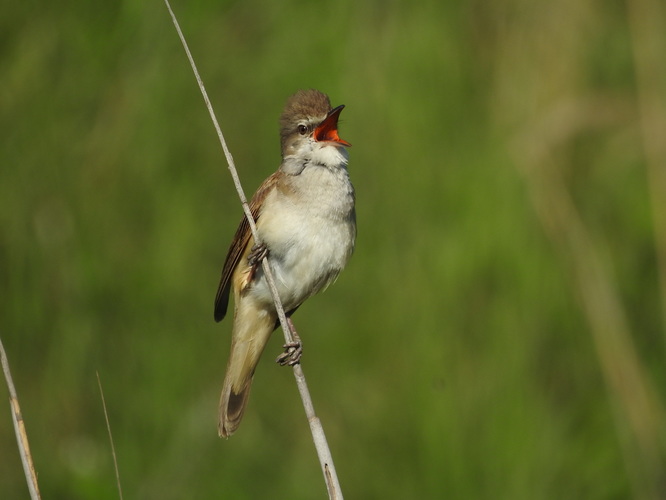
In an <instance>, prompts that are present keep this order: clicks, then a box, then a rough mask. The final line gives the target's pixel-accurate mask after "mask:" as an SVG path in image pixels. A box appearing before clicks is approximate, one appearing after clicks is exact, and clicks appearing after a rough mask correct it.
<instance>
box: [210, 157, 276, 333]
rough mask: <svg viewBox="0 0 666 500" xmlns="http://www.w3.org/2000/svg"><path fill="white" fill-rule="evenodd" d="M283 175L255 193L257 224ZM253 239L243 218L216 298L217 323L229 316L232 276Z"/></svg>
mask: <svg viewBox="0 0 666 500" xmlns="http://www.w3.org/2000/svg"><path fill="white" fill-rule="evenodd" d="M281 175H283V174H282V172H281V171H280V170H278V171H277V172H275V173H274V174H273V175H271V176H270V177H268V178H267V179H266V180H265V181H264V182H263V183H262V184H261V186H259V189H257V192H256V193H254V196H253V197H252V200H250V212H251V213H252V217H254V221H255V222H256V221H257V220H258V219H259V216H260V215H261V207H262V205H263V202H264V199H265V198H266V195H267V194H268V192H269V191H270V190H271V189H273V187H274V186H275V183H276V182H277V179H278V178H279V177H280V176H281ZM251 239H252V232H251V231H250V224H249V223H248V222H247V218H246V217H245V216H243V219H242V220H241V222H240V224H239V225H238V229H237V230H236V234H235V236H234V239H233V241H232V242H231V246H230V247H229V251H228V252H227V258H226V260H225V262H224V267H222V277H221V278H220V284H219V286H218V287H217V295H216V296H215V321H222V319H224V316H225V315H226V314H227V305H228V304H229V292H230V291H231V276H232V275H233V274H234V270H235V269H236V267H237V266H238V263H239V262H240V259H241V257H242V256H243V254H244V253H245V249H246V248H247V246H248V244H249V242H250V240H251Z"/></svg>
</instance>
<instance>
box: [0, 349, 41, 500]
mask: <svg viewBox="0 0 666 500" xmlns="http://www.w3.org/2000/svg"><path fill="white" fill-rule="evenodd" d="M0 358H1V359H2V371H3V372H4V374H5V380H6V381H7V387H8V388H9V405H10V406H11V409H12V421H13V422H14V431H15V433H16V442H17V444H18V448H19V453H20V454H21V462H22V463H23V472H25V480H26V482H27V483H28V490H29V491H30V498H31V499H32V500H39V499H40V498H41V496H40V494H39V485H38V484H37V473H36V472H35V466H34V464H33V462H32V455H31V453H30V446H29V445H28V434H27V433H26V431H25V423H24V422H23V415H22V414H21V407H20V406H19V402H18V397H17V395H16V388H15V387H14V380H13V379H12V374H11V372H10V371H9V361H7V353H5V347H4V346H3V345H2V340H0Z"/></svg>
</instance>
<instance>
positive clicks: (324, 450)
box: [164, 0, 343, 500]
mask: <svg viewBox="0 0 666 500" xmlns="http://www.w3.org/2000/svg"><path fill="white" fill-rule="evenodd" d="M164 3H165V4H166V6H167V9H168V10H169V14H170V15H171V19H172V21H173V24H174V26H175V27H176V31H177V32H178V36H179V38H180V41H181V43H182V44H183V48H184V49H185V53H186V54H187V58H188V60H189V61H190V66H191V67H192V71H193V72H194V76H195V78H196V80H197V83H198V84H199V89H200V90H201V94H202V95H203V99H204V102H205V103H206V108H207V109H208V113H209V114H210V118H211V120H212V121H213V125H214V127H215V131H216V132H217V137H218V139H219V140H220V144H221V145H222V149H223V150H224V155H225V157H226V159H227V164H228V166H229V172H230V173H231V177H232V179H233V181H234V186H235V187H236V191H237V192H238V197H239V198H240V201H241V204H242V205H243V212H244V213H245V217H246V218H247V221H248V224H249V226H250V231H252V236H253V237H254V241H255V243H256V244H257V245H258V244H260V243H261V241H260V239H259V234H258V233H257V226H256V224H255V221H254V218H253V217H252V212H251V211H250V206H249V205H248V203H247V198H246V197H245V192H244V191H243V186H242V185H241V182H240V179H239V177H238V172H237V171H236V167H235V164H234V159H233V157H232V156H231V152H230V151H229V148H228V147H227V143H226V141H225V140H224V135H223V134H222V130H221V129H220V125H219V123H218V121H217V118H216V116H215V111H213V106H212V105H211V103H210V100H209V99H208V93H207V92H206V88H205V86H204V84H203V81H202V80H201V77H200V76H199V71H198V70H197V66H196V64H195V62H194V58H193V57H192V54H191V53H190V49H189V47H188V45H187V42H186V40H185V36H184V35H183V32H182V31H181V29H180V25H179V24H178V20H177V19H176V15H175V14H174V12H173V10H172V9H171V5H170V4H169V0H164ZM268 258H269V257H264V258H263V260H262V266H263V270H264V275H265V277H266V282H267V283H268V286H269V288H270V290H271V295H272V296H273V302H275V308H276V310H277V313H278V318H279V320H280V325H281V326H282V332H283V333H284V339H285V342H286V343H287V344H292V343H293V342H294V337H293V335H292V331H291V327H290V325H289V322H288V321H287V316H286V315H285V313H284V307H282V302H281V301H280V297H279V295H278V291H277V287H276V286H275V279H274V278H273V273H272V272H271V268H270V266H269V264H268ZM293 370H294V377H295V378H296V385H297V387H298V392H299V393H300V395H301V399H302V401H303V407H304V408H305V414H306V416H307V419H308V422H309V424H310V431H311V432H312V439H313V441H314V444H315V448H316V449H317V455H318V456H319V462H320V465H321V468H322V473H323V474H324V480H325V481H326V488H327V490H328V495H329V498H331V499H335V500H342V498H343V497H342V490H341V489H340V483H339V482H338V477H337V474H336V472H335V466H334V465H333V457H332V456H331V451H330V449H329V446H328V442H327V441H326V436H325V434H324V429H323V427H322V425H321V421H320V420H319V418H318V417H317V416H316V414H315V412H314V406H313V404H312V397H311V396H310V391H309V390H308V386H307V383H306V381H305V375H304V374H303V369H302V368H301V365H300V363H297V364H295V365H294V366H293Z"/></svg>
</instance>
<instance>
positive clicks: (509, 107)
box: [0, 0, 666, 499]
mask: <svg viewBox="0 0 666 500" xmlns="http://www.w3.org/2000/svg"><path fill="white" fill-rule="evenodd" d="M173 7H174V10H175V11H176V14H177V15H178V16H179V19H180V22H181V24H182V27H183V30H184V33H185V35H186V37H187V38H188V41H189V44H190V47H191V49H192V52H193V55H194V57H195V59H196V61H197V63H198V65H199V70H200V72H201V74H202V77H203V79H204V81H205V83H206V85H207V88H208V92H209V94H210V97H211V100H212V103H213V105H214V107H215V109H216V111H217V115H218V118H219V120H220V123H221V126H222V129H223V131H224V133H225V134H226V138H227V141H228V144H229V147H230V148H231V151H232V153H233V155H234V158H235V160H236V163H237V166H238V168H239V171H240V176H241V179H242V181H243V183H244V186H245V190H246V192H247V193H248V195H249V194H251V193H252V192H253V191H254V189H256V187H257V186H258V185H259V183H260V182H261V181H262V180H263V179H264V178H265V177H266V176H267V175H268V174H270V173H271V172H272V171H274V170H275V168H276V167H277V166H278V164H279V161H280V157H279V154H280V152H279V141H278V131H277V119H278V116H279V114H280V112H281V110H282V106H283V104H284V102H285V100H286V98H287V97H288V96H289V95H290V94H291V93H292V92H294V91H295V90H297V89H299V88H309V87H314V88H318V89H320V90H322V91H324V92H327V93H328V94H329V95H330V96H331V100H332V102H333V104H334V105H337V104H346V105H347V108H346V109H345V111H344V113H343V114H342V124H341V136H342V137H343V138H345V139H347V140H349V141H350V142H351V143H352V144H353V148H352V149H351V150H350V154H351V162H350V172H351V175H352V179H353V182H354V184H355V186H356V191H357V202H358V208H357V211H358V227H359V237H358V240H357V250H356V253H355V255H354V257H353V258H352V260H351V262H350V264H349V266H348V268H347V269H346V271H345V272H344V273H343V274H342V275H341V277H340V279H339V280H338V282H337V283H336V284H335V285H334V286H332V287H331V288H330V289H329V290H328V291H327V292H326V293H324V294H322V295H320V296H318V297H316V298H313V299H311V300H310V301H309V302H308V303H307V305H305V306H304V307H303V308H301V309H300V310H299V311H298V314H297V315H296V316H295V322H296V325H297V327H298V328H299V331H300V333H301V336H302V337H303V339H304V343H305V357H304V360H303V368H304V371H305V374H306V376H307V377H308V382H309V385H310V390H311V392H312V395H313V398H314V402H315V407H316V410H317V413H318V415H319V416H320V418H321V419H322V421H323V424H324V428H325V430H326V433H327V436H328V438H329V443H330V445H331V448H332V452H333V456H334V458H335V459H336V466H337V470H338V474H339V477H340V482H341V484H342V489H343V492H344V493H345V495H346V496H347V498H395V499H407V498H447V499H481V498H507V499H535V498H544V499H545V498H558V499H559V498H567V499H578V498H579V499H624V498H648V499H653V498H654V499H656V498H664V497H665V496H664V495H666V493H665V492H666V475H665V474H664V472H663V467H664V464H665V463H666V462H665V460H664V450H665V449H666V447H665V446H664V443H665V439H664V438H665V432H664V431H665V426H664V419H663V418H664V412H663V403H664V398H665V397H666V384H665V379H666V373H665V372H666V370H665V364H664V360H665V357H666V335H665V321H664V320H665V318H666V307H665V304H666V301H665V300H666V295H665V293H666V251H665V250H666V222H665V221H666V174H665V173H664V172H665V170H664V169H666V161H665V156H666V151H665V148H664V144H666V126H665V125H664V124H665V123H666V104H665V103H666V56H665V55H664V54H666V43H665V42H664V37H665V33H666V28H665V27H664V24H665V23H664V4H663V3H661V2H659V1H658V0H627V1H626V2H621V1H616V0H610V1H598V0H597V1H591V0H583V1H580V0H564V1H561V2H552V1H547V0H537V1H531V0H497V1H494V2H482V1H480V0H468V1H424V2H406V1H386V2H378V1H374V2H373V1H356V2H351V1H342V2H335V3H323V2H308V1H300V2H296V1H285V2H273V1H267V0H264V1H261V0H251V1H245V2H230V1H216V2H214V1H204V0H200V1H187V2H184V1H178V0H175V1H174V4H173ZM2 11H3V14H2V16H1V17H0V127H1V131H2V134H1V137H2V138H1V139H0V141H1V143H2V147H1V148H0V209H1V210H0V224H1V226H0V227H1V233H0V297H1V300H0V335H1V336H2V340H3V341H4V344H5V347H6V349H7V351H8V355H9V360H10V363H11V366H12V370H13V375H14V380H15V382H16V385H17V389H18V393H19V398H20V401H21V405H22V409H23V414H24V417H25V421H26V425H27V430H28V434H29V437H30V440H31V446H32V452H33V455H34V460H35V465H36V468H37V471H38V474H39V481H40V487H41V490H42V493H43V496H44V498H52V499H91V498H94V499H115V498H118V494H117V492H116V486H115V477H114V472H113V464H112V459H111V453H110V448H109V444H108V438H107V431H106V426H105V421H104V414H103V410H102V403H101V399H100V394H99V390H98V387H97V380H96V375H95V373H96V372H99V376H100V378H101V381H102V384H103V387H104V393H105V397H106V403H107V405H108V410H109V418H110V423H111V427H112V430H113V434H114V438H115V445H116V451H117V456H118V461H119V467H120V475H121V480H122V485H123V489H124V493H125V497H126V498H140V499H184V498H193V499H208V498H233V499H242V498H271V499H310V498H324V497H325V495H326V493H325V488H324V484H323V481H322V479H321V474H320V469H319V464H318V461H317V457H316V454H315V450H314V447H313V445H312V442H311V437H310V433H309V429H308V426H307V422H306V420H305V417H304V413H303V410H302V407H301V403H300V399H299V397H298V393H297V391H296V389H295V385H294V381H293V376H292V375H291V373H290V370H288V369H283V368H279V367H278V366H276V365H275V364H274V363H273V362H272V358H274V356H275V355H277V354H278V353H279V351H280V350H281V343H282V338H281V332H278V333H277V334H276V335H274V338H273V339H272V341H271V344H270V345H269V347H268V350H267V355H266V356H265V359H263V360H262V363H261V364H260V366H259V368H258V371H257V374H256V377H255V385H254V389H253V394H252V397H251V400H250V405H249V408H248V411H247V413H246V417H245V419H244V422H243V424H242V426H241V428H240V429H239V432H238V433H237V434H236V435H234V436H233V437H232V438H231V439H230V440H228V441H224V440H220V439H218V437H217V430H216V418H217V402H218V397H219V390H220V388H221V382H222V376H223V372H224V367H225V364H226V356H227V352H228V348H229V340H230V321H228V320H225V321H224V322H223V323H221V324H219V325H218V324H215V323H214V322H213V307H212V306H213V299H214V295H215V291H216V287H217V282H218V278H219V273H220V270H221V266H222V263H223V259H224V256H225V254H226V251H227V247H228V244H229V243H230V240H231V238H232V235H233V232H234V231H235V229H236V225H237V223H238V221H239V220H240V217H241V210H240V208H239V204H238V200H237V197H236V194H235V191H234V188H233V185H232V182H231V179H230V177H229V175H228V172H227V170H226V164H225V162H224V158H223V155H222V152H221V149H220V146H219V144H218V142H217V138H216V135H215V132H214V129H213V127H212V125H211V122H210V119H209V117H208V114H207V112H206V109H205V107H204V104H203V101H202V99H201V95H200V93H199V90H198V88H197V85H196V82H195V80H194V77H193V75H192V72H191V70H190V68H189V65H188V63H187V60H186V57H185V54H184V52H183V49H182V47H181V45H180V42H179V40H178V38H177V35H176V32H175V30H174V27H173V25H172V23H171V20H170V19H169V16H168V13H167V10H166V8H165V6H164V4H163V3H161V2H160V1H153V2H139V1H131V0H130V1H126V2H111V1H100V2H83V1H65V2H52V3H48V2H35V1H30V0H28V1H24V2H12V3H11V4H10V3H6V5H4V8H3V9H2ZM0 392H3V393H4V391H0ZM0 490H1V492H2V493H1V494H0V496H2V498H3V499H4V498H7V499H15V498H16V499H19V498H26V497H27V488H26V485H25V481H24V479H23V475H22V470H21V465H20V461H19V456H18V451H17V448H16V444H15V438H14V434H13V428H12V423H11V419H10V414H9V410H8V408H5V410H4V411H2V412H0Z"/></svg>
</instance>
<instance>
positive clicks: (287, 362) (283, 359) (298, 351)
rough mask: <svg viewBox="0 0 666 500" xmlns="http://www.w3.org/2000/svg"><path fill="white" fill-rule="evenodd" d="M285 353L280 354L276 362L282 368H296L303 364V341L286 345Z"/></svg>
mask: <svg viewBox="0 0 666 500" xmlns="http://www.w3.org/2000/svg"><path fill="white" fill-rule="evenodd" d="M282 347H284V352H283V353H282V354H280V355H279V356H278V357H277V359H276V360H275V362H276V363H278V364H279V365H280V366H294V365H297V364H298V363H300V362H301V356H302V355H303V345H302V344H301V341H300V340H298V341H296V342H290V343H289V344H285V345H283V346H282Z"/></svg>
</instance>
